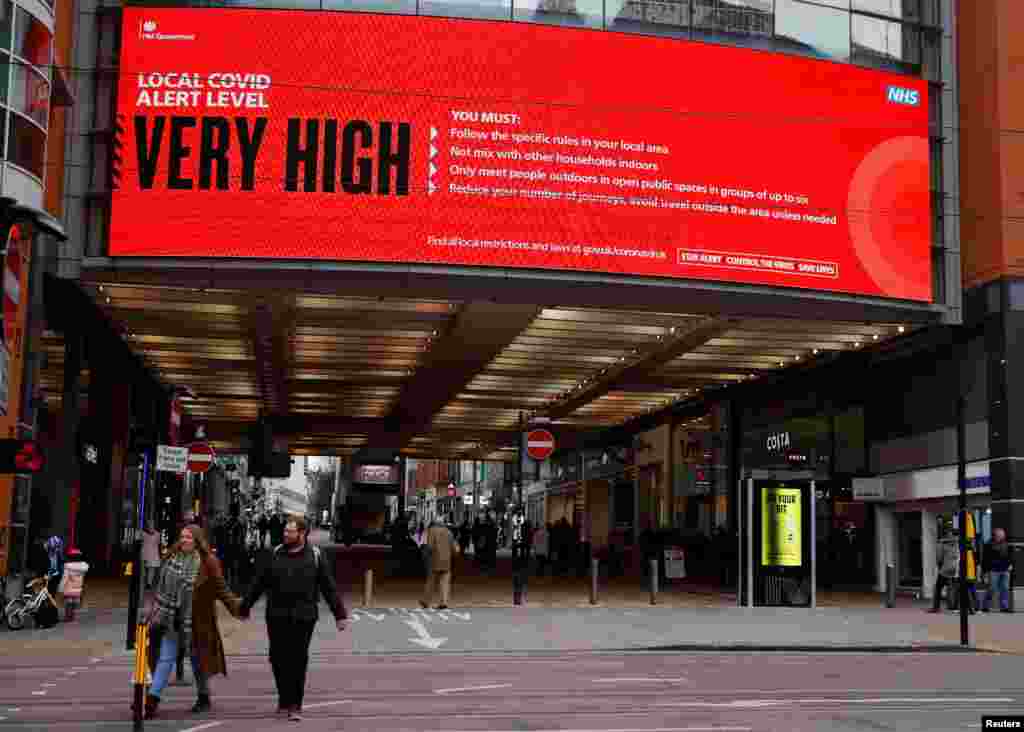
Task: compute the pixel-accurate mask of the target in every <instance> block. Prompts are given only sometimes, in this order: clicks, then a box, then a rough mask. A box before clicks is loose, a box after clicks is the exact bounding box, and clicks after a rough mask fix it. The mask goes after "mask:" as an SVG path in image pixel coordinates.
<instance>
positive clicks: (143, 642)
mask: <svg viewBox="0 0 1024 732" xmlns="http://www.w3.org/2000/svg"><path fill="white" fill-rule="evenodd" d="M148 677H149V626H148V625H147V624H146V623H141V624H139V625H136V626H135V674H134V675H133V678H132V680H133V681H134V682H135V684H134V686H133V693H134V700H135V704H134V705H133V706H132V728H133V729H135V730H141V729H142V728H143V724H144V723H143V708H144V707H145V704H146V682H147V681H148Z"/></svg>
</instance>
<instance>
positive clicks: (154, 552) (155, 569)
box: [142, 521, 160, 590]
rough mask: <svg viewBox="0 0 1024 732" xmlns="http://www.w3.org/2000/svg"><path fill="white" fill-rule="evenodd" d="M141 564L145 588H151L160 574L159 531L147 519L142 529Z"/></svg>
mask: <svg viewBox="0 0 1024 732" xmlns="http://www.w3.org/2000/svg"><path fill="white" fill-rule="evenodd" d="M142 565H143V568H144V570H145V575H144V577H145V584H146V589H147V590H152V589H153V587H154V586H155V585H156V578H157V577H158V576H159V574H160V532H158V531H157V530H156V529H155V528H154V527H153V522H152V521H147V522H146V528H145V529H143V530H142Z"/></svg>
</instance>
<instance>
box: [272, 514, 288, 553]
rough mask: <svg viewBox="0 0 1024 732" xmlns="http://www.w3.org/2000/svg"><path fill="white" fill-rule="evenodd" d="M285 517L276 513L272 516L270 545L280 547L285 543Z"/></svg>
mask: <svg viewBox="0 0 1024 732" xmlns="http://www.w3.org/2000/svg"><path fill="white" fill-rule="evenodd" d="M284 525H285V524H284V517H283V516H281V514H279V513H275V514H274V515H273V516H271V517H270V546H271V548H273V547H278V546H281V545H282V544H284Z"/></svg>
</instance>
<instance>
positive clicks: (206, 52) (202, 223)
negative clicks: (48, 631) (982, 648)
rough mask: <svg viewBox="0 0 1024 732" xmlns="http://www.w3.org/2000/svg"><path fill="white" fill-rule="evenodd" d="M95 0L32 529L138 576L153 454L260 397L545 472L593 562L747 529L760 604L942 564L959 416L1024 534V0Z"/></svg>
mask: <svg viewBox="0 0 1024 732" xmlns="http://www.w3.org/2000/svg"><path fill="white" fill-rule="evenodd" d="M22 4H24V3H22ZM72 5H74V6H75V12H74V14H73V17H72V18H70V19H69V22H70V23H71V27H70V28H69V32H70V36H71V37H72V42H70V43H69V46H68V50H69V52H70V54H71V56H70V57H69V58H70V60H69V62H68V64H69V66H70V67H71V68H72V69H74V74H73V84H72V87H73V91H74V107H73V124H69V126H68V131H67V132H66V133H64V141H65V145H64V146H63V149H62V150H61V151H60V153H59V154H60V156H61V158H62V159H61V170H62V182H61V185H62V187H61V193H60V204H61V206H60V210H59V212H58V213H59V216H58V218H59V219H60V223H61V226H62V228H63V231H65V232H66V233H67V237H68V240H67V242H66V243H63V244H60V245H59V246H58V245H57V244H56V243H53V244H52V247H51V249H52V251H53V252H54V253H55V254H54V255H53V256H52V257H50V258H49V259H48V260H47V261H48V266H47V267H46V271H45V272H43V273H40V282H41V283H42V284H41V285H40V287H39V290H40V298H41V300H42V301H43V305H44V311H45V312H44V316H45V331H43V332H42V333H41V338H42V340H41V343H42V345H41V348H40V352H41V355H42V358H41V359H40V360H41V361H43V362H44V363H41V364H38V368H37V369H36V371H35V372H33V374H34V375H33V377H32V378H33V379H34V382H33V383H34V384H35V385H36V389H35V391H34V392H33V395H34V399H33V402H32V406H33V411H32V413H31V414H29V415H27V417H26V419H25V420H24V421H26V423H28V424H32V425H34V426H35V429H36V430H37V435H38V436H39V439H40V440H42V441H43V442H44V443H45V444H46V445H47V446H48V449H49V451H50V454H51V456H52V459H51V460H50V461H49V464H48V468H47V469H46V471H45V472H44V473H42V474H40V475H37V476H36V477H35V478H34V479H33V480H32V482H31V495H32V500H31V505H32V509H31V512H32V515H33V518H32V520H31V521H30V522H28V523H30V524H31V527H30V529H29V530H27V532H26V534H25V536H24V537H22V538H23V540H27V537H28V535H29V534H32V535H33V536H34V535H40V536H41V535H43V534H46V533H48V532H51V531H55V532H58V533H62V534H65V535H71V534H74V533H75V531H76V528H75V527H76V526H78V527H80V526H81V525H83V522H85V524H84V525H88V526H90V527H97V531H96V532H90V534H89V537H88V538H87V537H86V536H84V535H81V537H80V538H81V540H82V541H83V542H92V544H91V546H89V547H88V549H89V552H90V553H91V555H92V556H94V557H95V558H96V559H97V560H98V561H99V562H100V564H104V563H106V564H108V565H110V566H113V564H114V563H116V561H117V559H118V551H119V546H120V545H121V543H123V542H125V541H127V540H128V539H130V538H131V537H132V536H133V534H132V531H133V529H134V527H135V526H136V524H137V517H138V516H139V515H140V511H139V506H138V505H137V501H138V495H139V493H140V491H139V490H138V486H139V483H140V481H141V482H142V483H144V484H145V483H146V482H147V481H153V480H154V477H153V475H152V472H151V471H149V469H148V467H146V466H147V465H148V464H147V463H145V462H144V461H142V456H144V455H146V454H148V453H149V452H152V448H153V446H154V445H156V444H158V443H166V442H187V441H188V440H191V439H192V437H193V435H192V430H193V429H194V427H195V426H197V425H202V426H204V427H205V429H206V433H207V435H208V436H209V439H210V441H211V442H212V444H213V445H214V447H215V448H216V449H217V450H219V451H221V452H224V453H227V452H231V451H241V450H244V449H246V446H247V443H246V437H247V436H248V435H249V434H250V430H251V426H252V424H253V423H254V422H255V421H256V420H257V418H258V417H259V416H260V415H263V416H264V417H265V418H266V419H267V420H268V421H269V423H271V424H272V426H273V432H274V437H275V439H276V440H277V441H278V443H279V445H282V446H283V445H287V448H288V450H289V451H290V452H292V454H313V455H316V454H324V455H342V456H345V457H346V458H349V459H350V460H359V459H360V456H365V455H366V454H370V453H373V452H374V451H380V450H391V451H393V452H394V454H395V455H396V456H397V457H398V458H399V460H401V459H409V458H414V459H433V458H436V459H444V460H463V461H473V460H476V461H504V462H507V463H512V464H515V465H516V466H517V467H516V469H513V470H509V471H506V475H508V476H509V482H510V485H509V486H508V488H509V490H508V492H507V498H508V501H509V502H510V503H511V504H513V505H516V504H520V505H522V508H523V509H524V510H525V512H526V514H527V515H528V517H530V518H531V519H532V520H533V521H535V522H536V521H543V522H547V523H553V522H558V521H560V520H561V519H562V518H565V519H566V521H567V522H568V523H570V524H571V525H572V526H573V527H574V529H575V534H576V536H577V539H578V541H579V544H580V545H581V546H582V547H584V548H585V549H584V552H585V553H586V555H588V556H589V555H593V556H597V557H598V558H600V559H602V560H603V561H608V562H610V563H615V564H617V565H621V566H622V571H626V572H630V571H635V572H638V571H640V565H641V562H640V559H642V557H643V555H644V553H645V552H649V551H650V547H652V546H655V545H657V546H659V547H660V546H662V545H664V546H682V547H685V549H686V551H687V557H688V570H689V573H690V574H691V575H693V576H694V577H703V576H712V575H713V576H715V577H718V576H719V575H718V573H717V569H716V567H718V566H719V565H720V564H721V561H720V560H721V558H722V557H728V558H729V559H728V560H727V561H728V562H733V563H734V564H736V565H737V566H738V568H739V569H741V570H742V572H740V576H741V578H742V580H743V581H742V582H741V586H742V587H743V588H744V592H743V593H741V601H755V600H756V601H757V602H765V603H769V604H777V603H787V602H792V603H795V604H805V603H806V602H812V601H813V596H814V592H815V591H816V584H815V583H816V581H817V578H818V577H819V576H820V577H821V578H823V579H827V580H828V582H829V584H836V585H851V586H862V587H875V588H878V589H881V588H882V585H883V584H884V581H885V572H884V571H882V569H883V567H884V566H885V565H886V564H889V563H892V564H895V565H896V566H897V568H898V572H897V574H898V578H897V579H898V581H899V583H900V585H901V586H904V587H906V588H907V589H910V590H921V589H923V590H924V591H925V594H928V593H930V591H931V582H932V580H933V578H934V575H935V571H936V570H935V566H934V551H933V549H934V542H935V538H936V531H937V526H938V525H939V521H940V519H945V518H950V517H951V516H952V514H953V513H954V512H955V511H956V509H957V507H958V498H957V496H958V493H959V491H958V487H957V463H958V460H959V459H960V457H961V456H960V452H959V451H958V448H957V445H958V441H957V439H956V436H957V433H958V425H960V424H962V425H963V433H964V435H965V439H964V443H965V445H964V450H963V459H964V460H965V461H966V463H967V476H968V485H969V487H968V500H969V506H970V507H971V509H972V510H975V511H977V522H978V526H979V527H981V528H982V533H983V534H987V533H988V532H989V531H990V529H991V527H993V526H1003V527H1005V528H1007V530H1008V532H1009V534H1010V537H1011V539H1012V540H1014V541H1019V540H1020V537H1021V536H1022V535H1024V512H1022V509H1021V506H1022V505H1024V477H1022V475H1021V472H1020V468H1019V467H1017V466H1018V465H1020V460H1019V458H1021V457H1024V423H1022V421H1021V417H1020V416H1018V415H1019V414H1020V412H1021V410H1014V409H1013V408H1012V405H1013V404H1014V403H1015V402H1014V399H1015V397H1016V396H1017V394H1018V392H1020V391H1021V389H1022V387H1024V381H1022V379H1024V377H1022V376H1019V375H1017V374H1018V372H1021V373H1024V371H1022V370H1020V369H1015V368H1013V366H1012V364H1013V363H1014V362H1015V358H1016V357H1018V356H1021V357H1024V353H1021V349H1022V348H1024V345H1022V344H1021V342H1020V341H1021V339H1020V337H1019V335H1018V334H1019V333H1020V332H1022V330H1024V328H1022V323H1021V315H1020V313H1021V309H1022V308H1024V285H1022V284H1021V282H1020V279H1019V278H1020V277H1021V275H1022V274H1024V269H1022V268H1024V259H1022V257H1024V242H1022V241H1021V237H1020V234H1019V232H1018V230H1017V228H1016V225H1015V224H1014V222H1015V221H1016V218H1017V217H1018V215H1019V213H1020V212H1019V210H1018V209H1019V206H1020V205H1022V204H1021V200H1022V199H1021V197H1020V196H1019V195H1017V194H1018V193H1019V191H1015V190H1013V188H1012V179H1011V178H1010V177H1009V176H1008V174H1007V171H1008V170H1010V166H1011V165H1012V163H1013V161H1014V160H1017V159H1018V158H1019V155H1017V153H1016V149H1015V147H1014V143H1015V138H1014V137H1013V136H1012V135H1009V134H1008V131H1012V130H1018V129H1021V128H1022V127H1024V125H1022V124H1020V120H1018V119H1017V118H1018V117H1019V116H1020V115H1021V112H1022V110H1020V109H1018V108H1017V107H1015V106H1014V105H1018V106H1019V102H1018V101H1017V100H1016V99H1014V98H1013V97H1012V96H1011V94H1010V90H1011V89H1013V88H1014V84H1016V83H1017V82H1018V81H1020V80H1019V79H1018V78H1017V76H1018V75H1019V74H1020V73H1022V72H1020V71H1018V69H1017V67H1015V66H1013V65H1012V64H1010V63H1009V60H1008V59H1009V56H1008V55H1007V54H1008V52H1007V51H1006V50H1005V49H1007V48H1008V47H1010V46H1012V42H1011V40H1010V39H1011V38H1012V34H1013V28H1014V27H1020V21H1021V20H1024V18H1021V17H1020V16H1021V13H1022V11H1021V10H1018V9H1017V7H1016V4H1015V3H1013V2H1010V1H1009V0H1000V1H997V0H990V1H987V2H977V3H974V2H971V3H957V2H955V0H806V1H804V0H674V1H664V2H663V1H659V2H654V1H653V0H652V1H648V0H629V1H628V2H620V1H618V0H616V1H614V2H613V1H611V0H602V2H598V3H595V2H592V1H591V0H576V1H575V2H574V1H573V0H481V1H480V2H472V1H471V0H467V1H455V0H453V1H451V2H449V1H448V0H394V2H388V1H386V0H289V2H287V3H282V2H280V1H279V0H273V1H272V0H267V2H265V3H261V2H260V1H259V0H245V1H244V2H235V1H232V0H224V1H223V2H214V1H206V0H204V1H203V2H186V1H181V2H172V1H169V0H167V1H162V2H136V3H126V4H124V7H122V4H121V3H119V2H112V1H111V2H101V1H99V0H91V1H88V2H86V1H81V2H76V3H72ZM285 6H287V7H285ZM1000 49H1003V50H1000ZM12 114H13V113H12ZM53 149H54V145H52V144H51V145H50V150H51V151H53ZM54 155H55V153H53V152H51V153H50V155H49V158H48V160H51V161H52V160H54V159H55V157H54ZM961 243H962V246H961ZM960 397H962V398H963V399H962V403H963V404H964V405H965V408H964V409H963V410H959V409H958V405H959V404H960V403H961V399H960ZM1018 398H1022V399H1024V395H1022V396H1020V397H1018ZM531 427H543V428H544V429H547V430H549V431H550V433H551V435H552V436H553V438H554V443H555V450H554V453H553V454H552V455H551V456H550V457H549V458H547V459H546V460H544V461H542V462H536V461H533V460H531V459H529V458H527V457H526V456H525V452H526V451H525V450H524V434H525V433H526V432H528V431H529V430H530V429H531ZM374 454H376V453H374ZM140 466H142V467H140ZM143 467H145V469H142V468H143ZM470 472H471V473H475V471H472V470H471V471H470ZM456 473H457V471H456ZM456 473H453V474H456ZM402 474H405V471H402ZM175 480H176V479H175V478H174V477H173V476H167V475H159V474H158V475H156V477H155V481H156V484H155V485H154V486H153V487H152V490H150V491H149V492H148V493H147V494H146V495H149V496H150V497H151V498H150V500H152V497H153V496H156V500H158V501H161V500H170V499H172V498H173V500H175V501H178V500H179V499H180V498H181V494H182V489H183V486H182V485H181V484H180V483H175V482H174V481H175ZM456 483H457V486H456V488H455V491H456V493H457V494H458V493H459V492H460V491H465V486H464V485H463V483H461V482H458V481H456ZM189 489H190V488H189ZM443 490H444V491H445V495H443V496H441V495H439V496H437V498H440V499H445V500H443V501H440V502H435V503H434V504H432V505H435V506H437V505H444V506H448V505H459V506H462V505H466V504H467V502H466V501H463V502H462V503H461V504H460V502H459V501H458V500H457V499H459V498H462V496H461V495H455V496H452V495H450V493H449V492H448V491H449V487H448V485H447V484H445V485H444V487H443ZM161 491H164V493H161ZM185 492H186V493H187V490H186V491H185ZM165 494H166V495H165ZM172 494H173V495H172ZM191 497H192V496H187V498H189V499H190V498H191ZM453 499H455V500H453ZM182 505H185V502H184V501H183V502H182ZM141 513H145V511H142V512H141ZM0 518H2V516H0ZM93 533H95V536H93V535H92V534H93ZM14 554H20V557H21V559H22V560H23V558H24V551H21V552H18V551H17V550H16V548H13V547H12V555H14ZM15 558H17V557H15ZM620 560H621V561H620ZM735 577H736V573H733V574H732V575H731V576H730V578H729V579H728V580H727V581H729V582H731V581H734V580H735Z"/></svg>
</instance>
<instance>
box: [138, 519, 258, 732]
mask: <svg viewBox="0 0 1024 732" xmlns="http://www.w3.org/2000/svg"><path fill="white" fill-rule="evenodd" d="M217 600H220V601H221V602H222V603H224V605H225V606H226V607H227V608H228V610H230V611H231V614H232V615H234V616H236V617H237V616H238V613H239V607H240V605H241V600H240V599H239V598H238V597H237V596H236V595H234V594H232V593H231V592H230V591H229V590H228V588H227V585H226V584H225V583H224V573H223V570H222V569H221V565H220V561H219V560H218V559H217V557H216V556H215V555H214V554H213V552H212V551H211V550H210V544H209V543H208V542H207V540H206V534H205V533H203V530H202V529H201V528H199V527H198V526H196V525H194V524H190V525H188V526H185V527H184V528H183V529H182V530H181V540H180V541H179V542H178V543H177V544H176V545H175V546H174V547H173V549H172V550H171V552H170V553H169V555H168V557H167V560H165V562H164V566H163V567H161V575H160V581H159V584H158V589H157V593H156V597H155V604H154V607H153V609H152V610H151V611H150V613H149V622H150V624H151V626H152V628H153V635H154V639H153V640H154V644H155V645H158V647H159V660H158V661H157V662H156V664H155V666H156V668H155V670H154V672H153V685H152V687H151V688H150V692H149V695H148V696H147V698H146V710H145V713H146V718H147V719H152V718H153V717H154V716H156V710H157V707H158V706H159V704H160V696H161V692H162V691H163V688H164V687H165V686H166V685H167V680H168V678H169V677H170V673H171V669H172V668H173V666H174V661H175V659H176V658H177V648H178V644H179V643H182V644H185V647H186V648H188V649H189V650H190V651H191V656H192V672H193V674H194V676H195V679H196V691H197V693H198V699H197V700H196V703H195V705H194V706H193V707H192V711H193V712H196V713H199V712H205V711H207V710H209V709H210V685H209V680H210V676H212V675H214V674H224V675H227V665H226V664H225V662H224V644H223V643H222V642H221V637H220V631H219V630H218V628H217Z"/></svg>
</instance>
